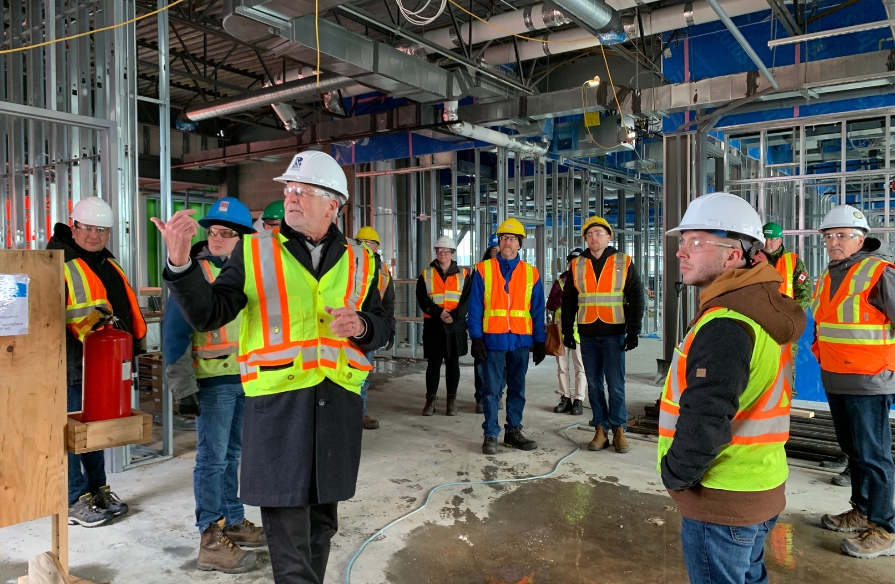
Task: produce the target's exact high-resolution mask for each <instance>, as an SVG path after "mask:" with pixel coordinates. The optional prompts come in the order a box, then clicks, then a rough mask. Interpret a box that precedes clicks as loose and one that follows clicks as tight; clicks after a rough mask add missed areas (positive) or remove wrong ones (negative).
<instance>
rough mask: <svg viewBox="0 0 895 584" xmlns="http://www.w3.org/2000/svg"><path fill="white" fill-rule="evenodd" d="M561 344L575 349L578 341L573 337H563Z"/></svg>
mask: <svg viewBox="0 0 895 584" xmlns="http://www.w3.org/2000/svg"><path fill="white" fill-rule="evenodd" d="M562 344H563V346H564V347H568V348H569V349H572V350H573V351H574V350H575V347H577V346H578V343H576V342H575V337H563V339H562Z"/></svg>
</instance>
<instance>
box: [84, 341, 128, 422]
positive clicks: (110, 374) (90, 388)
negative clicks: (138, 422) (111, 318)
mask: <svg viewBox="0 0 895 584" xmlns="http://www.w3.org/2000/svg"><path fill="white" fill-rule="evenodd" d="M133 342H134V341H133V338H132V337H131V335H130V334H128V333H127V332H125V331H123V330H119V329H116V328H114V325H113V324H106V325H104V326H103V327H102V328H100V329H98V330H94V331H92V332H90V333H87V335H86V336H85V337H84V381H83V384H84V385H83V387H84V403H83V408H82V411H81V421H82V422H97V421H99V420H112V419H114V418H126V417H127V416H130V415H131V391H132V390H131V363H132V362H133V351H134V345H133Z"/></svg>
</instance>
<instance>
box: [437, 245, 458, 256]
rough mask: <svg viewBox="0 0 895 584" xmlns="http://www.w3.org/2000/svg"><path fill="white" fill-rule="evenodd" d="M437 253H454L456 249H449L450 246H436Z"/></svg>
mask: <svg viewBox="0 0 895 584" xmlns="http://www.w3.org/2000/svg"><path fill="white" fill-rule="evenodd" d="M435 253H436V254H439V255H444V254H446V253H448V254H452V253H454V250H452V249H448V248H446V247H436V248H435Z"/></svg>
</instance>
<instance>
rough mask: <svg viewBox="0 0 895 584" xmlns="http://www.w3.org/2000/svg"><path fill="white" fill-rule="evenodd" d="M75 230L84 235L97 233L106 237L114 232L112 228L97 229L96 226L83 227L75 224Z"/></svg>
mask: <svg viewBox="0 0 895 584" xmlns="http://www.w3.org/2000/svg"><path fill="white" fill-rule="evenodd" d="M75 229H77V230H78V231H83V232H84V233H96V234H97V235H104V234H106V233H108V232H110V231H112V228H111V227H96V226H94V225H81V224H80V223H75Z"/></svg>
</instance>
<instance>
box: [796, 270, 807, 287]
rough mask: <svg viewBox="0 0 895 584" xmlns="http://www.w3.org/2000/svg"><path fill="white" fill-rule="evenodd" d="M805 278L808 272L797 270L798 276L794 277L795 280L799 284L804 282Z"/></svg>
mask: <svg viewBox="0 0 895 584" xmlns="http://www.w3.org/2000/svg"><path fill="white" fill-rule="evenodd" d="M807 279H808V274H806V273H805V272H799V277H798V278H796V281H797V282H798V283H799V284H801V283H803V282H804V281H805V280H807Z"/></svg>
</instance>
